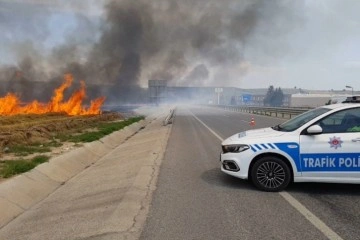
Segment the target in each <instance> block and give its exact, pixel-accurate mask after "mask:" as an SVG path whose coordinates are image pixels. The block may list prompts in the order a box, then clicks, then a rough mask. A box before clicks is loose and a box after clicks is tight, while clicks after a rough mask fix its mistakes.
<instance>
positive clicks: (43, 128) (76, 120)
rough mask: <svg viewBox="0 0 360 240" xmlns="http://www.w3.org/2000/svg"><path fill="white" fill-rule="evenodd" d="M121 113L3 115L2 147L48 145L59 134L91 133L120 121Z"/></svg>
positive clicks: (1, 123) (0, 134)
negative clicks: (99, 127) (107, 123)
mask: <svg viewBox="0 0 360 240" xmlns="http://www.w3.org/2000/svg"><path fill="white" fill-rule="evenodd" d="M121 119H122V115H121V114H119V113H106V114H100V115H93V116H68V115H65V114H57V113H56V114H55V113H48V114H42V115H37V114H32V115H14V116H0V148H1V149H2V151H1V152H4V151H3V150H4V149H5V148H6V147H11V146H15V145H26V144H36V143H46V142H49V141H52V140H54V139H55V138H56V137H57V136H58V135H59V134H75V133H81V132H83V131H89V130H91V128H93V127H96V126H97V124H99V123H104V122H111V121H116V120H121Z"/></svg>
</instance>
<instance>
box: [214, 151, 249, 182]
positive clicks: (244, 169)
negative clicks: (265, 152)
mask: <svg viewBox="0 0 360 240" xmlns="http://www.w3.org/2000/svg"><path fill="white" fill-rule="evenodd" d="M247 155H248V154H246V151H245V152H241V153H221V154H220V162H221V171H222V172H224V173H226V174H228V175H231V176H234V177H237V178H241V179H248V171H249V165H250V161H249V158H248V156H247Z"/></svg>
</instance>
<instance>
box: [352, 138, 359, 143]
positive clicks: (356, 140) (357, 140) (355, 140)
mask: <svg viewBox="0 0 360 240" xmlns="http://www.w3.org/2000/svg"><path fill="white" fill-rule="evenodd" d="M351 141H352V142H360V138H354V139H352V140H351Z"/></svg>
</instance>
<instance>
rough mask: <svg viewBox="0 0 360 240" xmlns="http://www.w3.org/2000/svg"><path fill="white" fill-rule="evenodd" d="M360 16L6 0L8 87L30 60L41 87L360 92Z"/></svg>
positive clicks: (265, 1) (0, 43)
mask: <svg viewBox="0 0 360 240" xmlns="http://www.w3.org/2000/svg"><path fill="white" fill-rule="evenodd" d="M359 12H360V1H357V0H316V1H315V0H294V1H292V0H253V1H252V0H224V1H221V2H220V1H216V0H183V1H175V0H152V1H145V0H138V1H130V0H97V1H96V0H0V32H1V33H2V34H1V36H0V56H1V57H0V78H1V77H3V78H6V77H7V76H9V74H7V72H8V71H9V70H8V69H9V67H12V66H15V67H16V68H19V69H21V70H23V71H26V69H25V67H24V66H28V65H29V64H27V65H26V64H24V62H26V61H25V60H24V59H27V63H29V62H31V67H28V68H27V70H28V71H29V72H31V74H30V73H29V74H28V76H31V77H29V78H30V79H31V80H36V81H39V80H41V81H47V79H50V78H52V77H53V76H54V75H56V74H61V73H62V72H63V71H68V70H69V69H71V70H73V69H75V70H74V71H77V72H78V75H79V76H81V77H84V78H86V79H87V80H88V81H92V82H96V83H100V84H101V83H103V84H112V83H117V84H119V85H137V86H142V87H145V86H147V80H149V79H165V80H169V81H170V82H171V84H172V85H175V86H227V87H238V88H267V87H268V86H270V85H274V86H275V87H281V88H295V87H296V88H302V89H313V90H331V89H333V90H342V89H344V88H345V86H351V87H353V89H354V90H360V44H359V42H360V14H359ZM29 59H30V60H29ZM74 66H76V67H74ZM23 68H24V69H23ZM29 69H30V70H29Z"/></svg>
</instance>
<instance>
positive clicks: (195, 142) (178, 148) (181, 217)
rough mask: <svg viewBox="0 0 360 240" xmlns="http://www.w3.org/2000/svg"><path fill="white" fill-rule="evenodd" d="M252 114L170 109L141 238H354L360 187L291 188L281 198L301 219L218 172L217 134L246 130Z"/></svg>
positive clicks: (268, 121)
mask: <svg viewBox="0 0 360 240" xmlns="http://www.w3.org/2000/svg"><path fill="white" fill-rule="evenodd" d="M194 115H195V116H196V117H197V118H198V119H200V120H201V121H202V122H203V123H205V124H206V125H207V126H208V127H209V128H210V129H212V130H213V131H214V132H215V133H216V134H217V135H218V137H216V136H215V135H214V133H212V132H211V131H210V130H209V129H208V128H206V127H205V126H204V125H203V124H202V123H200V122H199V121H198V120H197V119H196V118H195V117H194ZM251 117H252V115H249V114H243V113H235V112H230V111H224V110H219V109H210V108H199V107H179V108H178V109H177V112H176V117H175V121H174V123H173V129H172V132H171V135H170V139H169V142H168V146H167V150H166V153H165V158H164V160H163V163H162V166H161V170H160V175H159V178H158V185H157V189H156V190H155V192H154V197H153V201H152V206H151V208H150V213H149V216H148V218H147V221H146V224H145V226H144V230H143V232H142V235H141V239H146V240H148V239H156V240H161V239H166V240H168V239H172V240H174V239H182V240H183V239H287V240H288V239H317V240H321V239H328V236H326V234H324V231H325V232H326V231H333V232H334V233H336V234H337V235H336V236H339V237H340V238H339V239H360V228H359V226H360V185H345V184H343V185H341V184H316V183H296V184H292V185H291V186H290V187H288V189H287V190H286V192H285V193H286V194H290V197H293V198H294V199H295V200H297V201H298V202H299V203H300V204H301V205H302V206H303V207H305V208H306V209H307V210H309V211H310V213H311V214H313V215H309V214H305V215H306V216H307V217H305V216H304V213H301V211H299V210H297V209H295V208H294V206H292V205H291V204H290V203H289V201H287V200H286V199H285V198H284V197H283V196H282V195H281V194H279V193H267V192H261V191H259V190H257V189H255V188H254V187H253V186H252V185H251V183H249V182H248V181H245V180H241V179H237V178H233V177H231V176H228V175H225V174H224V173H222V172H221V171H220V169H219V166H220V164H219V153H220V140H219V137H220V138H223V139H225V138H226V137H229V136H230V135H232V134H234V133H236V132H240V131H243V130H246V129H249V128H250V126H249V123H248V122H249V121H250V119H251ZM255 121H256V128H259V127H266V126H272V125H275V124H277V123H280V122H282V120H280V119H276V118H270V117H263V116H255ZM313 216H315V218H316V217H317V218H316V219H315V220H316V221H315V220H314V217H313ZM309 219H312V220H313V221H309ZM317 220H318V221H317ZM319 221H320V223H323V224H325V225H326V226H327V227H328V230H326V229H325V230H324V231H321V230H319V229H320V228H321V227H320V228H319V226H316V224H314V222H315V223H317V222H319ZM320 226H321V224H320ZM329 229H330V230H329ZM330 235H331V234H330ZM336 236H335V237H333V238H332V239H336Z"/></svg>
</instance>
